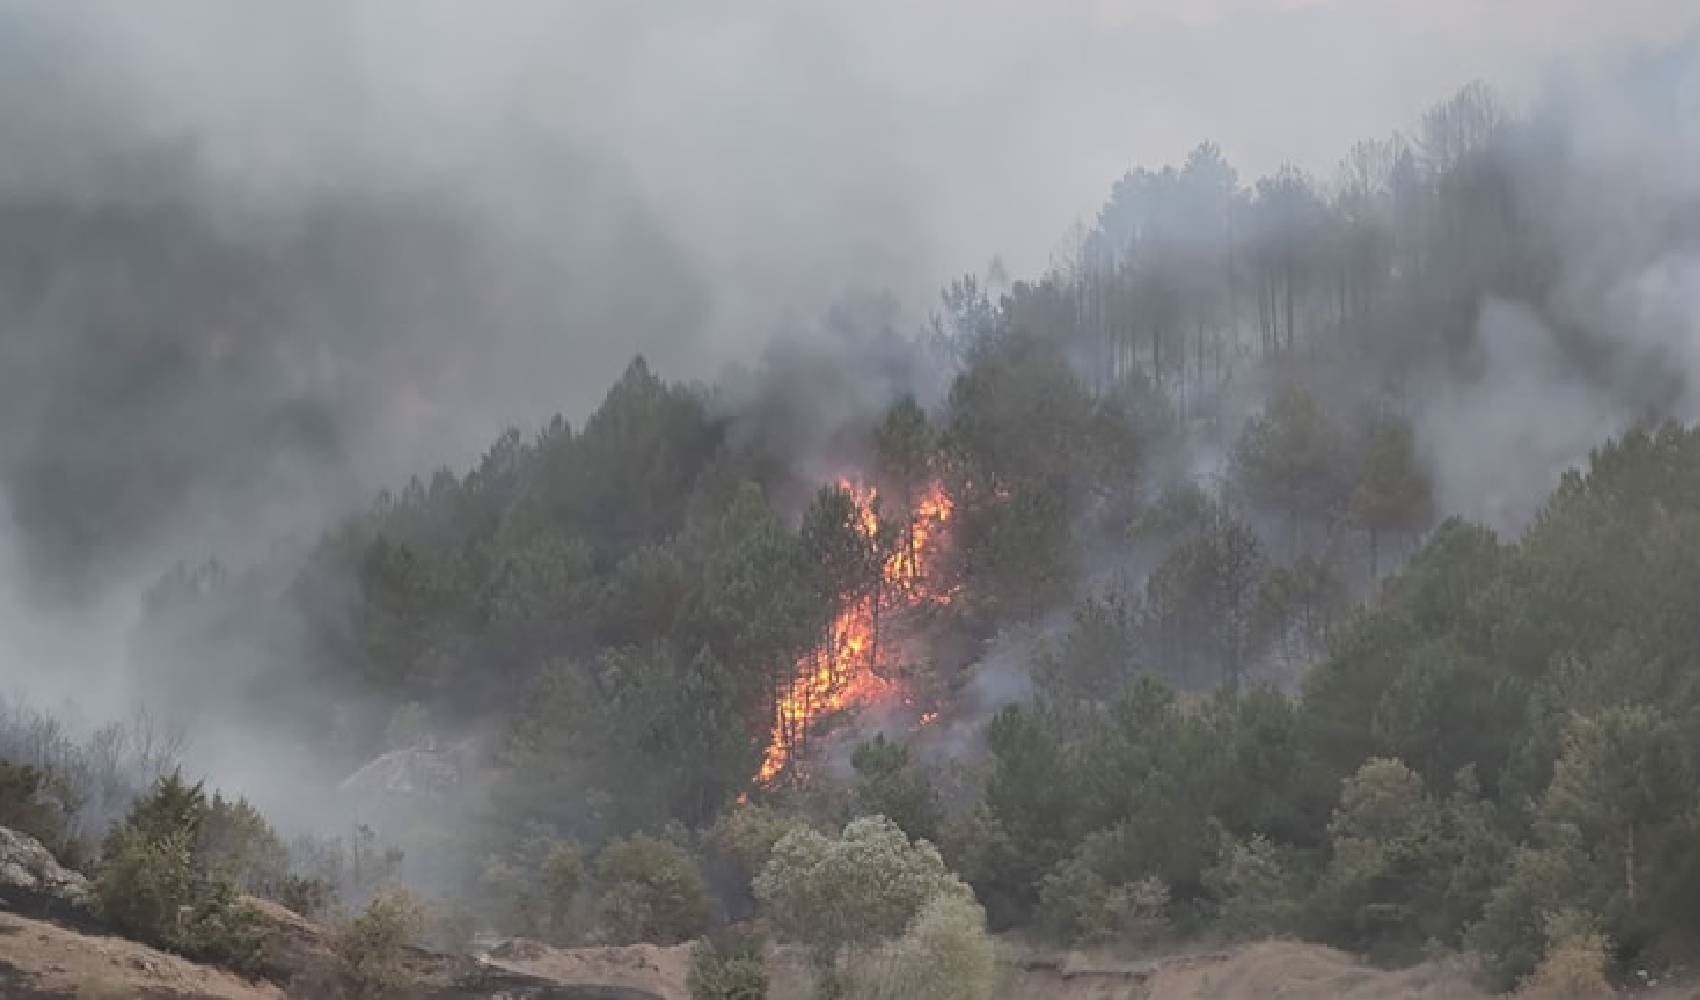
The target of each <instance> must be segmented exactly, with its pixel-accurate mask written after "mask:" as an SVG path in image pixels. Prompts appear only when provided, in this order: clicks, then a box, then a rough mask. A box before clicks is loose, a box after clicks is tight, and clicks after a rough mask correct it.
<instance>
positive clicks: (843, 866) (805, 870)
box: [755, 816, 973, 992]
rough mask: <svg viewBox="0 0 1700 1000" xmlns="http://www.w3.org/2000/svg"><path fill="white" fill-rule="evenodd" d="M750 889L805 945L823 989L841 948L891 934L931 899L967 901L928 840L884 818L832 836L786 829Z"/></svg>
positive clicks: (783, 929) (873, 943) (832, 978)
mask: <svg viewBox="0 0 1700 1000" xmlns="http://www.w3.org/2000/svg"><path fill="white" fill-rule="evenodd" d="M755 891H756V898H758V899H759V900H761V903H762V905H763V907H765V909H766V911H767V916H768V919H769V920H770V921H771V922H772V924H773V926H774V927H776V928H778V929H779V931H780V933H781V934H783V935H784V936H785V937H786V939H788V940H792V941H797V942H799V943H801V944H804V945H806V946H807V947H808V949H809V954H810V959H811V961H812V962H813V964H814V966H815V970H816V972H817V973H818V974H819V975H821V976H822V977H823V980H824V984H825V986H826V988H827V989H828V991H829V992H830V991H831V990H833V989H834V988H835V985H834V984H835V982H836V976H837V965H838V958H839V955H840V953H841V952H842V951H844V950H845V949H847V948H850V949H865V948H870V947H877V946H879V945H881V944H884V943H885V942H887V941H890V940H892V939H893V938H896V937H897V936H899V935H900V934H902V933H903V932H904V931H905V930H906V929H907V928H908V926H909V924H910V922H911V921H912V920H914V919H915V916H916V914H918V913H920V912H921V910H922V909H923V908H924V907H925V906H926V905H927V903H929V902H930V901H932V900H933V899H935V898H936V897H939V896H958V897H961V898H963V899H969V900H972V899H973V893H972V891H970V890H969V888H968V886H966V885H964V884H963V882H962V880H961V879H959V878H957V877H956V875H955V874H953V873H952V872H951V871H950V870H949V869H948V868H946V867H945V864H944V859H943V858H941V857H940V856H939V852H938V850H937V849H936V848H934V847H933V845H932V844H930V843H928V842H926V841H924V840H922V841H916V842H914V843H911V842H910V840H909V838H908V837H907V836H905V835H904V833H903V831H902V830H901V829H899V828H898V827H897V825H896V824H895V823H893V822H891V821H890V820H888V819H886V818H885V817H883V816H865V817H862V818H861V819H856V820H852V821H851V822H850V824H849V825H847V826H846V827H845V828H844V833H843V835H842V836H840V837H837V838H828V837H825V836H822V835H821V834H819V833H816V832H815V831H813V830H808V829H801V830H793V831H792V832H790V833H788V834H786V835H785V836H784V837H783V838H781V839H780V841H779V843H777V844H775V845H774V847H773V856H772V857H771V858H769V859H768V862H767V866H766V867H765V868H763V869H762V872H761V874H760V875H759V876H757V877H756V881H755Z"/></svg>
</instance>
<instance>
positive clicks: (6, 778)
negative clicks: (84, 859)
mask: <svg viewBox="0 0 1700 1000" xmlns="http://www.w3.org/2000/svg"><path fill="white" fill-rule="evenodd" d="M43 785H44V782H43V778H42V774H41V772H40V771H37V770H36V769H35V768H33V767H30V766H28V765H26V764H14V763H12V762H10V761H5V760H0V826H4V827H9V828H11V829H13V830H16V831H18V832H19V833H23V834H27V835H29V836H31V837H34V838H35V839H37V840H39V841H41V843H42V846H44V847H46V848H47V849H48V850H50V851H53V852H54V853H55V854H61V855H62V854H63V852H64V851H65V849H66V847H67V846H68V838H67V836H66V831H65V824H64V821H63V820H62V819H61V818H60V816H59V813H58V810H57V809H55V808H54V806H53V804H52V803H51V802H49V801H47V800H46V798H45V797H44V796H43V792H44V788H43ZM64 860H65V861H66V863H74V860H75V859H72V858H66V859H64Z"/></svg>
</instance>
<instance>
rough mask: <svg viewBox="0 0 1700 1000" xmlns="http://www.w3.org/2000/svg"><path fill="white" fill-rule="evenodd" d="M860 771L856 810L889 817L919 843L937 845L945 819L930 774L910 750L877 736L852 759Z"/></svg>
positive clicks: (864, 744)
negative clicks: (921, 766) (911, 754)
mask: <svg viewBox="0 0 1700 1000" xmlns="http://www.w3.org/2000/svg"><path fill="white" fill-rule="evenodd" d="M850 765H851V766H852V767H854V768H855V769H856V776H857V781H856V788H855V796H856V806H857V808H858V809H859V810H860V811H861V812H863V813H864V814H866V815H877V816H885V817H887V818H888V819H890V820H891V821H892V822H893V823H896V824H897V825H898V826H899V827H900V828H901V829H902V830H903V832H904V833H907V834H908V835H909V836H910V837H913V838H915V839H918V840H929V841H937V840H938V835H939V827H940V826H941V825H942V824H943V822H944V816H943V814H942V812H941V811H940V809H939V803H938V796H937V794H936V793H935V792H934V791H933V786H932V782H931V781H929V780H928V777H927V774H926V772H924V771H923V770H921V768H920V767H918V766H917V765H916V764H915V762H914V761H913V760H912V759H911V756H910V753H909V748H908V747H906V746H904V745H903V744H901V743H895V742H892V741H891V740H888V739H886V738H885V736H884V734H880V735H876V736H875V737H874V738H873V739H872V740H869V741H868V742H866V743H863V744H861V745H859V746H857V747H856V749H855V751H854V752H852V753H851V755H850Z"/></svg>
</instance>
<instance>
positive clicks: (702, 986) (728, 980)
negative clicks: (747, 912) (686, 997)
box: [686, 928, 768, 1000]
mask: <svg viewBox="0 0 1700 1000" xmlns="http://www.w3.org/2000/svg"><path fill="white" fill-rule="evenodd" d="M766 950H767V949H766V942H765V941H764V940H763V939H762V937H761V936H760V935H759V934H757V933H755V932H753V931H751V930H749V929H747V928H729V929H727V930H725V931H722V932H720V933H718V934H715V935H712V936H710V937H708V938H705V939H704V940H701V941H698V942H697V943H696V946H695V947H693V948H692V949H691V968H690V972H689V974H688V976H687V978H686V985H687V987H688V988H689V989H690V991H691V1000H767V988H768V974H767V954H766Z"/></svg>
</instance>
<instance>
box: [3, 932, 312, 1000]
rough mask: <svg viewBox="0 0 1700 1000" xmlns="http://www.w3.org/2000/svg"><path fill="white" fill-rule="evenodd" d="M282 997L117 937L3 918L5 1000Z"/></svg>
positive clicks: (273, 999)
mask: <svg viewBox="0 0 1700 1000" xmlns="http://www.w3.org/2000/svg"><path fill="white" fill-rule="evenodd" d="M282 996H283V993H282V991H280V990H278V989H277V987H275V986H270V985H267V984H263V983H249V982H245V981H243V980H242V979H239V978H237V977H236V976H232V975H230V974H229V973H226V972H220V971H219V970H217V969H211V968H208V967H206V966H202V965H196V964H195V963H193V962H189V961H185V960H184V959H181V958H178V957H176V956H175V955H167V954H165V953H164V952H161V951H156V950H154V949H152V948H149V947H148V946H147V945H143V944H137V943H136V942H134V941H127V940H125V939H124V938H118V937H102V936H96V935H90V934H79V933H77V932H76V931H72V930H68V929H66V928H63V927H60V926H58V925H57V924H50V923H44V922H42V921H39V920H30V919H28V918H25V917H20V916H17V915H16V914H12V913H4V912H0V997H6V998H7V1000H62V998H76V1000H121V998H123V1000H188V998H194V1000H280V998H282Z"/></svg>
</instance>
